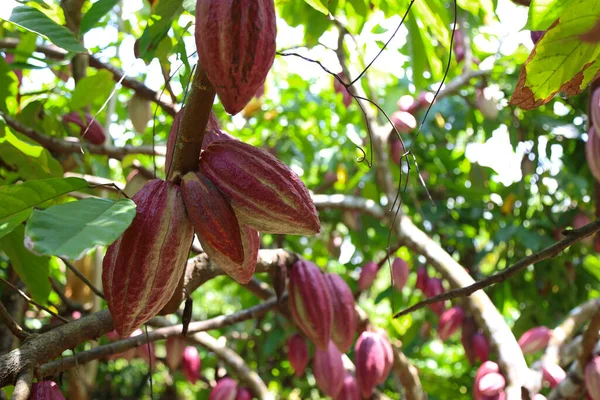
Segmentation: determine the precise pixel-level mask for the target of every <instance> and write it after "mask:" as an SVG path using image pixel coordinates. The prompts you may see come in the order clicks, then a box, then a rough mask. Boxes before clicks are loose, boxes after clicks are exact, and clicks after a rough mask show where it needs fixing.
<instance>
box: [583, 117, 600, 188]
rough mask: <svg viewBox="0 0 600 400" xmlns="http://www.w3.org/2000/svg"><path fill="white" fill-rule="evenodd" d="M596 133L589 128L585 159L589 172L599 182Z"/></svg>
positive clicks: (599, 140) (599, 155)
mask: <svg viewBox="0 0 600 400" xmlns="http://www.w3.org/2000/svg"><path fill="white" fill-rule="evenodd" d="M596 132H597V131H596V128H595V127H594V126H591V127H590V130H589V132H588V140H587V142H586V143H585V158H586V160H587V165H588V168H589V169H590V172H591V173H592V175H593V176H594V178H595V179H596V181H598V182H600V136H599V135H598V134H597V133H596Z"/></svg>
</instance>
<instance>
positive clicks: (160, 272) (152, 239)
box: [102, 179, 194, 337]
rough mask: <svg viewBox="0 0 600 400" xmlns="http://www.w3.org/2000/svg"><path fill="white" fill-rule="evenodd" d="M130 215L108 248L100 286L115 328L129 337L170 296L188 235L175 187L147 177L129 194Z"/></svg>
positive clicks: (189, 241)
mask: <svg viewBox="0 0 600 400" xmlns="http://www.w3.org/2000/svg"><path fill="white" fill-rule="evenodd" d="M133 201H134V202H135V204H136V205H137V212H136V216H135V218H134V219H133V222H132V223H131V225H130V226H129V228H127V230H126V231H125V232H124V233H123V235H122V236H121V237H120V238H119V239H118V240H117V241H116V242H114V243H113V244H112V245H110V246H109V247H108V250H107V252H106V255H105V256H104V261H103V264H102V285H103V287H104V294H105V297H106V302H107V304H108V308H109V310H110V314H111V316H112V319H113V321H114V325H115V330H116V331H117V333H119V335H121V336H122V337H123V336H129V334H130V333H131V332H133V331H134V330H136V329H137V328H139V327H140V326H141V325H142V324H143V323H144V322H146V321H148V320H149V319H150V318H152V317H154V316H155V315H156V314H157V313H158V312H159V311H160V310H161V309H162V308H163V307H164V306H165V305H166V304H167V303H168V302H169V300H170V299H171V296H172V295H173V292H174V290H175V288H176V287H177V284H178V283H179V280H180V278H181V275H182V274H183V272H184V269H185V265H186V262H187V258H188V255H189V251H190V246H191V244H192V239H193V237H194V229H193V227H192V224H191V222H190V221H189V218H188V215H187V212H186V211H185V206H184V204H183V199H182V196H181V192H180V189H179V187H178V186H176V185H175V184H173V183H172V182H167V181H163V180H160V179H154V180H151V181H150V182H148V183H147V184H146V186H144V187H143V188H142V189H141V190H140V191H139V192H138V193H137V194H136V195H135V196H134V197H133Z"/></svg>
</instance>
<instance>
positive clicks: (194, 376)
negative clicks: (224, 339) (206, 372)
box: [181, 346, 202, 383]
mask: <svg viewBox="0 0 600 400" xmlns="http://www.w3.org/2000/svg"><path fill="white" fill-rule="evenodd" d="M201 364H202V361H201V360H200V354H198V349H197V348H195V347H194V346H187V347H186V348H185V350H184V352H183V362H182V363H181V370H182V371H183V375H184V376H185V379H186V380H187V381H188V382H191V383H196V382H197V381H198V379H199V378H200V365H201Z"/></svg>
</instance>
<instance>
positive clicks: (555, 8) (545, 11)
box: [526, 0, 577, 31]
mask: <svg viewBox="0 0 600 400" xmlns="http://www.w3.org/2000/svg"><path fill="white" fill-rule="evenodd" d="M575 1H577V0H533V1H532V2H531V5H530V6H529V18H528V19H527V25H526V28H527V29H531V30H532V31H544V30H546V29H548V28H549V27H550V25H552V24H553V23H554V21H556V20H557V19H558V18H559V17H561V16H562V15H563V13H564V11H565V10H567V9H569V8H570V7H571V6H572V5H573V3H574V2H575Z"/></svg>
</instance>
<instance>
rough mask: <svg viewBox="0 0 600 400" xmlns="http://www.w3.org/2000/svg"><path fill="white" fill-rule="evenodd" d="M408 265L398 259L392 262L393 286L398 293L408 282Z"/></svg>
mask: <svg viewBox="0 0 600 400" xmlns="http://www.w3.org/2000/svg"><path fill="white" fill-rule="evenodd" d="M408 273H409V269H408V264H407V262H406V261H404V260H403V259H402V258H400V257H396V259H395V260H394V262H392V277H393V278H394V286H396V289H398V290H399V291H402V289H403V288H404V285H406V282H407V281H408Z"/></svg>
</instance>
